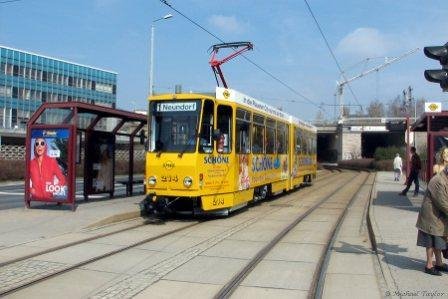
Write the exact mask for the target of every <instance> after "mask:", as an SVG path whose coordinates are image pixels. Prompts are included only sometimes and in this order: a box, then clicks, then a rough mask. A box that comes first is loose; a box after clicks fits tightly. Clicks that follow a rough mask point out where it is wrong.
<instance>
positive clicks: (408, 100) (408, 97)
mask: <svg viewBox="0 0 448 299" xmlns="http://www.w3.org/2000/svg"><path fill="white" fill-rule="evenodd" d="M403 104H404V106H405V109H406V174H407V175H408V176H409V171H410V169H411V168H410V167H411V161H410V157H409V156H410V153H411V146H410V145H411V132H410V131H411V120H410V114H411V111H410V110H411V105H412V87H411V86H408V88H407V89H403ZM414 117H415V119H417V105H415V111H414ZM413 145H414V146H415V138H413Z"/></svg>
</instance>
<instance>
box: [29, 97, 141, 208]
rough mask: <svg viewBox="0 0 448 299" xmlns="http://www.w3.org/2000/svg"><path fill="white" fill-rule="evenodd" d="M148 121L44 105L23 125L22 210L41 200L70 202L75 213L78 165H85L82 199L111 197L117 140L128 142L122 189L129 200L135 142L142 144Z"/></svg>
mask: <svg viewBox="0 0 448 299" xmlns="http://www.w3.org/2000/svg"><path fill="white" fill-rule="evenodd" d="M146 123H147V118H146V115H143V114H138V113H133V112H129V111H124V110H119V109H114V108H109V107H104V106H99V105H93V104H88V103H83V102H63V103H62V102H58V103H44V104H42V105H41V106H40V107H39V108H38V109H37V110H36V112H35V113H34V114H33V115H32V117H31V119H30V120H29V122H28V125H27V135H26V176H25V205H26V207H28V208H29V207H30V203H31V202H32V201H40V202H54V203H57V204H71V205H72V209H73V210H74V208H75V196H76V164H82V165H83V170H84V171H83V172H84V188H83V196H84V199H88V196H89V195H91V194H98V193H109V194H110V196H111V197H112V196H113V194H114V182H115V148H116V141H117V138H121V139H123V138H124V140H128V142H129V143H128V149H129V164H128V179H127V181H126V182H125V185H126V194H127V195H131V196H132V193H133V192H132V188H133V182H134V178H133V172H134V139H135V137H136V136H139V137H140V139H141V142H142V143H143V142H144V138H145V132H144V127H145V125H146ZM127 138H129V139H127ZM125 142H127V141H125ZM81 152H84V159H83V161H82V158H81Z"/></svg>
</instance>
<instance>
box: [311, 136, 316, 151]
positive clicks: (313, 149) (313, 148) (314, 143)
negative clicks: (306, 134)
mask: <svg viewBox="0 0 448 299" xmlns="http://www.w3.org/2000/svg"><path fill="white" fill-rule="evenodd" d="M311 144H312V145H313V146H312V151H311V154H313V155H315V154H316V151H317V144H316V136H315V135H313V137H312V138H311Z"/></svg>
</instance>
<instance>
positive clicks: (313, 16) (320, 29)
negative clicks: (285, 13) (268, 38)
mask: <svg viewBox="0 0 448 299" xmlns="http://www.w3.org/2000/svg"><path fill="white" fill-rule="evenodd" d="M303 1H305V4H306V6H307V8H308V11H309V12H310V14H311V17H312V18H313V20H314V22H315V23H316V26H317V29H318V30H319V32H320V34H321V36H322V38H323V39H324V42H325V45H326V46H327V48H328V51H329V52H330V54H331V57H332V58H333V60H334V62H335V63H336V66H337V67H338V69H339V72H340V74H341V76H342V78H344V80H345V81H347V77H346V76H345V74H344V71H343V70H342V67H341V65H340V64H339V61H338V59H337V58H336V55H334V52H333V50H332V49H331V47H330V44H329V43H328V40H327V37H326V36H325V34H324V32H323V30H322V28H321V27H320V24H319V22H318V21H317V18H316V16H315V15H314V13H313V10H312V9H311V6H310V5H309V4H308V1H307V0H303ZM347 86H348V89H349V90H350V93H351V94H352V96H353V98H354V99H355V101H356V103H358V105H359V106H360V107H361V109H362V105H361V104H360V103H359V101H358V98H357V97H356V95H355V93H354V92H353V89H352V87H351V86H350V84H349V83H347Z"/></svg>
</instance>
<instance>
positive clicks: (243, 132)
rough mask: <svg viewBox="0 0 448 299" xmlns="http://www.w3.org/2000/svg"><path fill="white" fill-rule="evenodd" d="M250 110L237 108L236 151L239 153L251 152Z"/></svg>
mask: <svg viewBox="0 0 448 299" xmlns="http://www.w3.org/2000/svg"><path fill="white" fill-rule="evenodd" d="M250 116H251V115H250V112H248V111H246V110H243V109H237V110H236V152H237V153H238V154H248V153H250Z"/></svg>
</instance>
